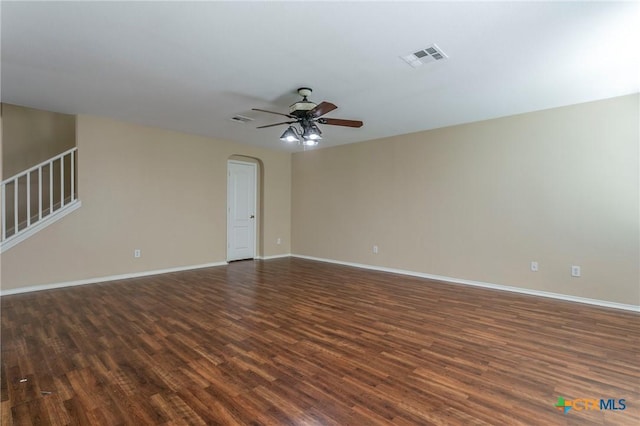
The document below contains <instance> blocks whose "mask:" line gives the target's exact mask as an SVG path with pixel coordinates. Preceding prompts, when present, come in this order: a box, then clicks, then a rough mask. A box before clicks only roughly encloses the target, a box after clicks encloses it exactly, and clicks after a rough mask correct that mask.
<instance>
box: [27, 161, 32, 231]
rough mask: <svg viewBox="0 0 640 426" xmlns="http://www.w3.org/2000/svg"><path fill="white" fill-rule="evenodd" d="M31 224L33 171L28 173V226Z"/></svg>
mask: <svg viewBox="0 0 640 426" xmlns="http://www.w3.org/2000/svg"><path fill="white" fill-rule="evenodd" d="M29 226H31V172H29V173H27V227H29Z"/></svg>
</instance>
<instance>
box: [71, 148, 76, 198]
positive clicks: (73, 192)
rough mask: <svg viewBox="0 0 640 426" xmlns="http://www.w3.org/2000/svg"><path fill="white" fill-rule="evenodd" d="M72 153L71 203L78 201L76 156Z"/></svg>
mask: <svg viewBox="0 0 640 426" xmlns="http://www.w3.org/2000/svg"><path fill="white" fill-rule="evenodd" d="M75 154H76V153H75V151H73V152H71V201H75V200H76V155H75Z"/></svg>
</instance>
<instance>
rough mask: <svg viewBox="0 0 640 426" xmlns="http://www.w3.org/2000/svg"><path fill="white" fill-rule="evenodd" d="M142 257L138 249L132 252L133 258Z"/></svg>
mask: <svg viewBox="0 0 640 426" xmlns="http://www.w3.org/2000/svg"><path fill="white" fill-rule="evenodd" d="M140 256H142V251H141V250H140V249H135V250H134V251H133V257H140Z"/></svg>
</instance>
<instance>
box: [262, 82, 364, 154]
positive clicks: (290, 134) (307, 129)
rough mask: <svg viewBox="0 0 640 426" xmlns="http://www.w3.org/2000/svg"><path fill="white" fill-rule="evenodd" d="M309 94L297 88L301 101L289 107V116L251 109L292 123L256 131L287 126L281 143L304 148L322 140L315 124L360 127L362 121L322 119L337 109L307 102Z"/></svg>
mask: <svg viewBox="0 0 640 426" xmlns="http://www.w3.org/2000/svg"><path fill="white" fill-rule="evenodd" d="M311 92H312V90H311V89H310V88H308V87H301V88H299V89H298V94H299V95H300V96H302V100H301V101H298V102H295V103H294V104H292V105H291V106H290V107H289V114H283V113H280V112H275V111H268V110H265V109H259V108H252V109H253V110H254V111H260V112H268V113H270V114H277V115H282V116H284V117H287V118H290V119H292V121H283V122H281V123H275V124H268V125H266V126H259V127H258V129H263V128H265V127H273V126H280V125H282V124H289V127H288V128H287V130H285V131H284V133H283V134H282V136H280V140H281V141H284V142H288V143H298V144H300V143H302V145H304V146H315V145H317V144H318V141H319V140H320V139H322V132H321V131H320V128H319V127H318V125H317V124H316V123H320V124H328V125H331V126H343V127H356V128H357V127H362V124H363V123H362V121H357V120H343V119H339V118H324V117H322V116H323V115H325V114H327V113H329V112H331V111H333V110H334V109H336V108H338V107H337V106H335V105H334V104H332V103H330V102H326V101H324V102H321V103H319V104H316V103H314V102H311V101H309V100H308V96H309V95H310V94H311ZM295 124H297V125H298V126H299V128H296V127H295Z"/></svg>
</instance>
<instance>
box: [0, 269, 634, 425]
mask: <svg viewBox="0 0 640 426" xmlns="http://www.w3.org/2000/svg"><path fill="white" fill-rule="evenodd" d="M1 304H2V306H1V307H2V311H1V325H2V389H1V391H2V401H1V408H2V424H3V425H8V424H16V425H28V424H34V425H37V424H42V425H44V424H54V425H64V424H82V425H120V424H130V425H145V424H149V425H161V424H176V425H178V424H182V425H185V424H188V425H201V424H238V425H258V424H264V425H356V426H360V425H386V424H392V425H428V424H442V425H480V424H492V425H512V424H527V425H534V424H539V425H556V424H558V425H560V424H575V425H583V424H586V425H589V424H612V425H613V424H615V425H638V424H640V315H638V314H634V313H631V312H624V311H616V310H612V309H605V308H598V307H591V306H587V305H581V304H575V303H569V302H562V301H555V300H551V299H544V298H537V297H531V296H525V295H518V294H512V293H506V292H499V291H492V290H486V289H478V288H472V287H466V286H459V285H449V284H443V283H438V282H433V281H428V280H423V279H418V278H412V277H406V276H399V275H393V274H387V273H380V272H371V271H366V270H361V269H355V268H350V267H344V266H337V265H331V264H325V263H319V262H312V261H307V260H302V259H295V258H291V259H289V258H286V259H277V260H270V261H246V262H236V263H232V264H230V265H228V266H221V267H215V268H209V269H201V270H195V271H189V272H180V273H172V274H166V275H158V276H153V277H147V278H139V279H131V280H123V281H119V282H110V283H104V284H95V285H87V286H81V287H72V288H66V289H59V290H50V291H41V292H34V293H28V294H22V295H13V296H3V297H2V298H1ZM558 397H564V398H565V399H566V400H574V399H577V398H594V399H601V398H604V399H607V400H608V399H610V398H613V399H615V400H616V407H617V408H621V406H620V405H619V403H618V400H619V399H624V400H625V406H626V409H625V410H579V408H581V407H582V405H581V403H580V402H577V404H576V405H577V407H576V408H574V409H571V410H570V411H569V412H568V413H566V414H564V413H563V412H562V411H561V410H559V409H557V408H556V407H555V406H554V405H555V404H556V403H557V401H558Z"/></svg>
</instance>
